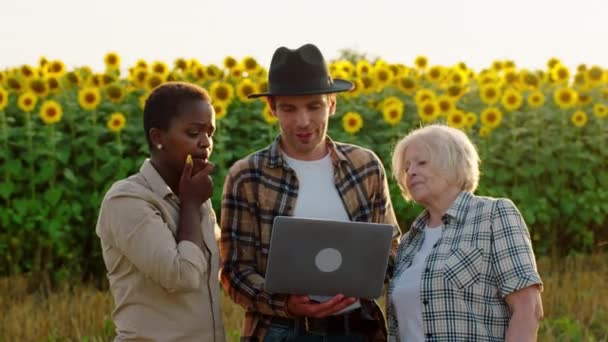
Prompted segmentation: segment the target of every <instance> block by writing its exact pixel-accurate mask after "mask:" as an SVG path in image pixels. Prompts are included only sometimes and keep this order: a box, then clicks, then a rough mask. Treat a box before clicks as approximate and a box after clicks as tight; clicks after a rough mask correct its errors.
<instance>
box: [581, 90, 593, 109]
mask: <svg viewBox="0 0 608 342" xmlns="http://www.w3.org/2000/svg"><path fill="white" fill-rule="evenodd" d="M591 102H593V98H592V97H591V95H589V93H584V92H579V93H578V104H580V105H582V106H585V105H588V104H590V103H591Z"/></svg>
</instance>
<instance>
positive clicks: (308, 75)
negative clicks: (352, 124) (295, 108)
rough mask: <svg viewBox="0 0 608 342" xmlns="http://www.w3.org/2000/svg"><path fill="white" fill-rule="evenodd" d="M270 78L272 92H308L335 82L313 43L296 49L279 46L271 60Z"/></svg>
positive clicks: (329, 85) (269, 83)
mask: <svg viewBox="0 0 608 342" xmlns="http://www.w3.org/2000/svg"><path fill="white" fill-rule="evenodd" d="M268 79H269V82H268V89H269V90H270V91H271V92H289V91H293V92H302V91H304V92H307V91H312V90H314V89H324V88H328V87H331V85H332V84H333V80H332V79H331V76H330V75H329V70H328V69H327V64H326V63H325V59H324V58H323V55H322V54H321V51H319V49H318V48H317V47H316V46H314V45H312V44H306V45H303V46H301V47H299V48H298V49H295V50H292V49H288V48H286V47H280V48H278V49H277V50H276V51H275V53H274V55H273V57H272V61H271V62H270V70H269V72H268Z"/></svg>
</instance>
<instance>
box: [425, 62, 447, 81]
mask: <svg viewBox="0 0 608 342" xmlns="http://www.w3.org/2000/svg"><path fill="white" fill-rule="evenodd" d="M445 75H446V72H445V68H444V67H442V66H440V65H433V66H432V67H431V68H430V69H429V71H427V72H426V74H425V75H424V76H425V77H426V79H427V80H428V81H429V82H431V83H439V82H441V81H443V78H444V77H445Z"/></svg>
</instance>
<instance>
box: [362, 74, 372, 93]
mask: <svg viewBox="0 0 608 342" xmlns="http://www.w3.org/2000/svg"><path fill="white" fill-rule="evenodd" d="M359 80H360V81H361V84H362V85H363V86H362V87H361V92H362V93H370V92H372V91H373V90H374V79H373V78H371V76H369V75H361V76H359Z"/></svg>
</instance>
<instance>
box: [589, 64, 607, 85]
mask: <svg viewBox="0 0 608 342" xmlns="http://www.w3.org/2000/svg"><path fill="white" fill-rule="evenodd" d="M587 76H588V77H589V80H590V81H591V83H593V84H598V83H600V82H601V81H602V78H603V76H604V72H603V70H602V68H600V67H599V66H597V65H594V66H592V67H591V69H589V70H588V71H587Z"/></svg>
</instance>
